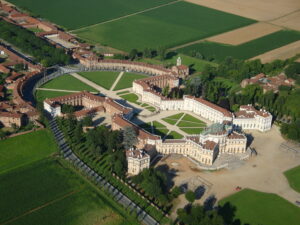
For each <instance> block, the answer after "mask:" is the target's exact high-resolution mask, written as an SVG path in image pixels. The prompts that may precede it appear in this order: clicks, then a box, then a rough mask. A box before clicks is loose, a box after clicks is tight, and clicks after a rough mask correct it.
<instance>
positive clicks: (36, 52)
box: [0, 19, 71, 67]
mask: <svg viewBox="0 0 300 225" xmlns="http://www.w3.org/2000/svg"><path fill="white" fill-rule="evenodd" d="M0 38H1V39H3V40H5V41H7V42H8V43H10V44H11V45H13V46H15V47H17V48H18V49H20V50H21V51H22V52H24V53H26V54H29V55H32V56H33V57H34V58H35V60H36V61H37V62H39V63H41V64H42V65H43V66H45V67H48V66H53V65H56V64H59V65H65V64H68V63H70V61H71V57H70V56H69V55H67V54H65V52H64V50H63V49H58V48H56V47H54V46H53V45H51V44H50V43H48V42H47V41H46V40H43V39H41V38H39V37H37V36H35V34H34V33H33V32H31V31H28V30H26V29H24V28H22V27H19V26H17V25H14V24H11V23H8V22H6V21H5V20H3V19H0Z"/></svg>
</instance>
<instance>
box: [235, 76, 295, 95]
mask: <svg viewBox="0 0 300 225" xmlns="http://www.w3.org/2000/svg"><path fill="white" fill-rule="evenodd" d="M250 84H258V85H259V86H261V87H262V88H263V91H264V93H265V92H267V91H273V92H275V93H276V92H278V90H279V87H280V86H286V87H292V86H294V85H295V80H293V79H291V78H289V79H288V78H287V77H286V75H284V74H279V75H277V76H274V77H268V76H266V75H265V74H263V73H260V74H258V75H256V76H254V77H251V78H250V79H244V80H243V81H242V82H241V87H242V88H245V87H246V86H247V85H250Z"/></svg>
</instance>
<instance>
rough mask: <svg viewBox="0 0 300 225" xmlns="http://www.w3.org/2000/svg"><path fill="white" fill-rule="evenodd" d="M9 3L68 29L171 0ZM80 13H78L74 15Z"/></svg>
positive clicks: (18, 0)
mask: <svg viewBox="0 0 300 225" xmlns="http://www.w3.org/2000/svg"><path fill="white" fill-rule="evenodd" d="M8 1H9V2H11V3H12V4H15V5H17V6H18V7H20V8H22V9H24V10H26V11H29V12H31V13H32V14H33V15H35V16H39V17H43V18H46V19H48V20H49V21H51V22H53V23H56V24H58V25H61V26H63V27H65V28H67V29H78V28H80V27H85V26H89V25H92V24H97V23H101V22H105V21H107V20H112V19H116V18H118V17H122V16H126V15H128V14H132V13H136V12H139V11H142V10H145V9H149V8H153V7H157V6H160V5H163V4H166V3H170V2H172V1H174V0H127V1H126V2H125V1H123V0H109V1H107V0H86V1H84V2H81V1H73V0H52V1H47V0H8ZM74 13H80V16H74Z"/></svg>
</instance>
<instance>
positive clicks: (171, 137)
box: [166, 131, 183, 139]
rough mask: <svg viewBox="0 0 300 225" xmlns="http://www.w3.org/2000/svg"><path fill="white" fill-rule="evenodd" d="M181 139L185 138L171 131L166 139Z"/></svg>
mask: <svg viewBox="0 0 300 225" xmlns="http://www.w3.org/2000/svg"><path fill="white" fill-rule="evenodd" d="M181 138H183V136H182V135H181V134H179V133H177V132H176V131H171V132H170V133H169V134H168V136H167V137H166V139H181Z"/></svg>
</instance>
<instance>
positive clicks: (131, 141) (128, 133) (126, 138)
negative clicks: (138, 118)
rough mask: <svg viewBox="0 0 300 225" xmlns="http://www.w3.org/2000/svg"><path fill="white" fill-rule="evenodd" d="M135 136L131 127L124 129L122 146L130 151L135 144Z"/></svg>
mask: <svg viewBox="0 0 300 225" xmlns="http://www.w3.org/2000/svg"><path fill="white" fill-rule="evenodd" d="M137 141H138V140H137V134H136V131H135V130H134V128H133V127H125V128H124V130H123V145H124V147H125V149H130V148H132V147H133V146H134V145H136V143H137Z"/></svg>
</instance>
